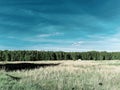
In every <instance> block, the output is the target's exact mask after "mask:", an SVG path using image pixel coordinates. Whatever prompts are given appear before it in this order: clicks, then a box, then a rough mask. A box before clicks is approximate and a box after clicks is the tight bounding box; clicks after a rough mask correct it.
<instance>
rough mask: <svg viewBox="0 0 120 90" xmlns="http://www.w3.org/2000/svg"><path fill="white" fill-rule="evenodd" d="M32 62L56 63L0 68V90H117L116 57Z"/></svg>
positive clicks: (119, 64) (118, 66)
mask: <svg viewBox="0 0 120 90" xmlns="http://www.w3.org/2000/svg"><path fill="white" fill-rule="evenodd" d="M8 63H9V62H8ZM13 63H21V62H13ZM30 63H33V62H30ZM34 63H37V64H39V63H40V64H41V63H52V64H57V63H59V65H57V66H47V67H39V68H36V69H31V70H17V71H5V70H4V69H3V70H0V90H120V61H119V60H114V61H112V60H111V61H107V60H106V61H46V62H43V61H42V62H34ZM0 64H2V62H1V63H0Z"/></svg>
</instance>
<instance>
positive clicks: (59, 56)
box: [0, 50, 120, 61]
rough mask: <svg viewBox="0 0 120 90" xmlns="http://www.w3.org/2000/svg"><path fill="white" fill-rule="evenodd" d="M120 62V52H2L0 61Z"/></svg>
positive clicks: (0, 52)
mask: <svg viewBox="0 0 120 90" xmlns="http://www.w3.org/2000/svg"><path fill="white" fill-rule="evenodd" d="M78 59H81V60H120V52H97V51H89V52H62V51H27V50H23V51H19V50H18V51H9V50H4V51H2V50H1V51H0V61H40V60H78Z"/></svg>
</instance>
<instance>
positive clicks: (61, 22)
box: [0, 0, 120, 51]
mask: <svg viewBox="0 0 120 90" xmlns="http://www.w3.org/2000/svg"><path fill="white" fill-rule="evenodd" d="M0 49H1V50H5V49H9V50H24V49H25V50H60V51H90V50H99V51H120V0H0Z"/></svg>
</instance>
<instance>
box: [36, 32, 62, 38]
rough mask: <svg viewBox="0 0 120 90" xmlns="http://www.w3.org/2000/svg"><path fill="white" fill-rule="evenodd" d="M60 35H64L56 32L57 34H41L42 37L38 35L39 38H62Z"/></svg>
mask: <svg viewBox="0 0 120 90" xmlns="http://www.w3.org/2000/svg"><path fill="white" fill-rule="evenodd" d="M60 35H63V33H60V32H55V33H48V34H40V35H37V37H38V38H44V37H51V36H60Z"/></svg>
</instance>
